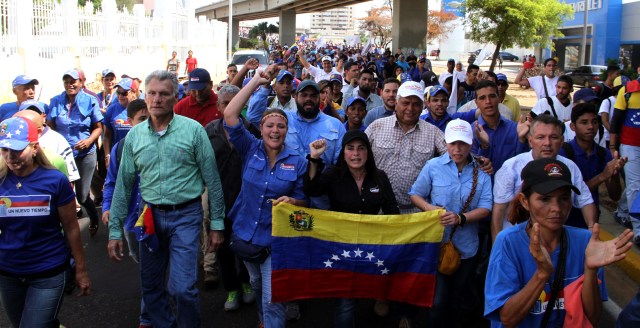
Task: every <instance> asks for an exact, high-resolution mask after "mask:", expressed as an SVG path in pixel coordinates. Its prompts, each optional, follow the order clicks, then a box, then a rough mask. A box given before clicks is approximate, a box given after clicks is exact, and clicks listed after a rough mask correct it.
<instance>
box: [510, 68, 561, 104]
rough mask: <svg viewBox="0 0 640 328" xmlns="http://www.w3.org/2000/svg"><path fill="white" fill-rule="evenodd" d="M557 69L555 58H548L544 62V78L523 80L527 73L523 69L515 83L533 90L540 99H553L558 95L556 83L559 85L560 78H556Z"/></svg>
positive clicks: (535, 77)
mask: <svg viewBox="0 0 640 328" xmlns="http://www.w3.org/2000/svg"><path fill="white" fill-rule="evenodd" d="M557 68H558V62H556V60H555V59H553V58H547V59H546V60H545V61H544V75H543V76H532V77H529V78H526V79H523V77H524V71H525V68H524V67H523V68H522V69H521V70H520V72H518V75H517V76H516V81H515V82H516V84H519V85H521V86H523V87H527V88H532V89H533V91H535V93H536V96H537V97H538V99H543V98H546V97H553V96H555V95H556V83H558V76H556V69H557Z"/></svg>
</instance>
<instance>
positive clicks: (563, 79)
mask: <svg viewBox="0 0 640 328" xmlns="http://www.w3.org/2000/svg"><path fill="white" fill-rule="evenodd" d="M558 82H564V83H566V84H568V85H569V87H570V88H573V79H572V78H571V76H569V75H560V77H558Z"/></svg>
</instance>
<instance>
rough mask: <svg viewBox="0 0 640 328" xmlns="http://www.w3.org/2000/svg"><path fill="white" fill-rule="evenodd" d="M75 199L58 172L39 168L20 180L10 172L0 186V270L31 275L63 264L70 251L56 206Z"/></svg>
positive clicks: (67, 182)
mask: <svg viewBox="0 0 640 328" xmlns="http://www.w3.org/2000/svg"><path fill="white" fill-rule="evenodd" d="M18 183H19V184H20V185H21V186H20V188H18V187H17V184H18ZM74 198H75V194H74V193H73V190H72V189H71V185H70V184H69V180H68V179H67V177H66V176H65V175H64V174H62V173H61V172H60V171H58V170H55V169H45V168H42V167H38V168H36V170H35V171H33V172H32V173H31V174H29V175H28V176H26V177H20V178H18V177H17V176H16V175H14V174H13V173H12V172H11V171H9V172H8V174H7V177H6V178H5V179H4V181H3V182H2V184H0V271H3V272H5V273H9V274H15V275H34V274H38V273H41V272H45V271H48V270H52V269H55V268H57V267H60V266H63V265H65V264H66V263H67V261H68V259H69V254H70V251H69V248H68V247H67V246H66V242H65V237H64V235H63V233H62V229H61V223H60V217H59V214H58V207H60V206H63V205H66V204H69V202H72V201H74Z"/></svg>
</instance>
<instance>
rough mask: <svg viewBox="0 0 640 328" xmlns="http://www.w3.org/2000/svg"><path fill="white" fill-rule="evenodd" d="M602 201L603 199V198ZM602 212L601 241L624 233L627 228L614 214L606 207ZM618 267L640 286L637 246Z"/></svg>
mask: <svg viewBox="0 0 640 328" xmlns="http://www.w3.org/2000/svg"><path fill="white" fill-rule="evenodd" d="M600 199H602V196H601V198H600ZM600 210H601V211H602V213H601V214H600V239H602V240H610V239H613V238H615V237H616V236H618V235H619V234H620V233H622V231H624V229H625V228H624V227H623V226H621V225H619V224H618V223H617V222H616V221H615V220H614V219H613V213H612V212H611V211H610V210H608V209H607V208H606V206H602V205H601V206H600ZM616 265H617V266H618V267H620V268H621V269H622V270H623V271H624V272H625V273H626V274H627V275H628V276H629V278H631V279H633V281H635V282H636V283H638V284H640V247H638V246H635V245H634V246H633V247H631V250H630V251H628V252H627V256H626V258H625V259H624V260H622V261H620V262H618V263H617V264H616Z"/></svg>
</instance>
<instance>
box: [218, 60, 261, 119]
mask: <svg viewBox="0 0 640 328" xmlns="http://www.w3.org/2000/svg"><path fill="white" fill-rule="evenodd" d="M270 80H271V79H270V76H269V74H268V73H267V72H266V71H262V70H258V71H256V74H255V75H254V76H253V78H252V79H251V81H249V83H248V84H247V85H246V86H245V87H244V88H242V89H240V92H238V94H237V95H236V96H235V97H233V99H231V101H230V102H229V105H227V108H226V109H225V110H224V122H225V123H226V124H227V125H228V126H236V125H238V123H240V119H239V117H240V112H242V108H243V107H244V104H246V103H247V100H249V97H251V94H252V93H253V90H255V89H256V88H257V87H258V86H259V85H260V84H264V83H267V82H268V81H270Z"/></svg>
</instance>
